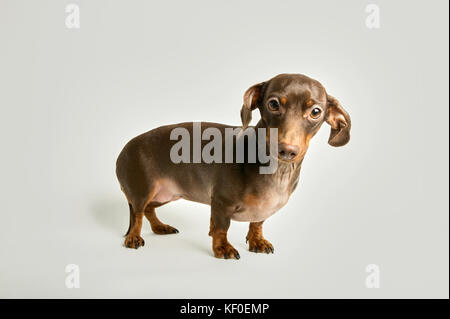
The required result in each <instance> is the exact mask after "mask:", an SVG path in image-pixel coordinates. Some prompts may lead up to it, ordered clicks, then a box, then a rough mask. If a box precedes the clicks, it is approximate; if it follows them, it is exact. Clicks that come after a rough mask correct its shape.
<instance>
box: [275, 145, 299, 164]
mask: <svg viewBox="0 0 450 319" xmlns="http://www.w3.org/2000/svg"><path fill="white" fill-rule="evenodd" d="M299 152H300V147H298V146H296V145H290V144H285V143H279V144H278V156H279V157H280V158H281V159H282V160H285V161H290V160H292V159H294V158H295V157H296V156H297V155H298V153H299Z"/></svg>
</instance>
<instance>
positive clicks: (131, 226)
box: [124, 203, 134, 237]
mask: <svg viewBox="0 0 450 319" xmlns="http://www.w3.org/2000/svg"><path fill="white" fill-rule="evenodd" d="M128 206H129V207H130V225H129V226H128V230H127V233H126V234H125V236H127V235H128V234H129V233H130V230H131V228H133V225H134V210H133V206H132V205H131V204H130V203H128ZM125 236H124V237H125Z"/></svg>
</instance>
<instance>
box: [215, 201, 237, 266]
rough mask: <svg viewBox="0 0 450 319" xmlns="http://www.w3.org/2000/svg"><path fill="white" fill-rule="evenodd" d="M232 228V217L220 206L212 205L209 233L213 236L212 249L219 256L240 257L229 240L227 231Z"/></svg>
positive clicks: (226, 257)
mask: <svg viewBox="0 0 450 319" xmlns="http://www.w3.org/2000/svg"><path fill="white" fill-rule="evenodd" d="M228 228H230V217H229V216H228V215H227V214H226V212H225V211H223V210H221V209H220V207H215V206H214V205H212V206H211V225H210V231H209V235H210V236H212V249H213V252H214V256H216V257H217V258H225V259H229V258H235V259H239V258H241V256H239V253H238V251H237V250H236V249H234V247H233V246H232V245H231V244H230V243H229V242H228V239H227V232H228Z"/></svg>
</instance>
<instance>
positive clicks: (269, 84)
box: [241, 74, 351, 162]
mask: <svg viewBox="0 0 450 319" xmlns="http://www.w3.org/2000/svg"><path fill="white" fill-rule="evenodd" d="M256 108H258V109H259V111H260V113H261V121H262V124H263V126H264V127H266V128H277V129H278V158H279V159H280V160H282V161H287V162H291V161H299V160H301V159H302V158H303V157H304V155H305V153H306V151H307V149H308V145H309V141H310V140H311V138H312V137H313V136H314V135H315V134H316V133H317V131H318V130H319V128H320V127H321V125H322V123H323V122H327V123H328V124H329V125H330V126H331V133H330V137H329V140H328V143H329V144H330V145H332V146H343V145H345V144H347V142H348V141H349V140H350V128H351V121H350V116H349V115H348V113H347V112H346V111H345V110H344V109H343V108H342V106H341V105H340V103H339V101H338V100H337V99H335V98H334V97H332V96H330V95H328V94H327V92H326V90H325V88H324V87H323V86H322V84H320V83H319V82H318V81H316V80H313V79H311V78H309V77H307V76H305V75H301V74H280V75H277V76H276V77H274V78H272V79H271V80H269V81H266V82H262V83H258V84H255V85H253V86H252V87H250V88H249V89H248V90H247V91H246V92H245V94H244V104H243V106H242V109H241V119H242V125H243V129H245V128H247V126H248V124H249V123H250V120H251V118H252V111H253V110H255V109H256Z"/></svg>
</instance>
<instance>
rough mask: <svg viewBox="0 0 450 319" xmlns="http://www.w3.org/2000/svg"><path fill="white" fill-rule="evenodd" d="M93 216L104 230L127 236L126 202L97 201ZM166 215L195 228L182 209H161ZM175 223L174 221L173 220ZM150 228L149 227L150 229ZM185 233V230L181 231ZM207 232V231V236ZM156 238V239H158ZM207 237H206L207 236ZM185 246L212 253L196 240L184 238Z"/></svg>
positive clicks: (102, 199)
mask: <svg viewBox="0 0 450 319" xmlns="http://www.w3.org/2000/svg"><path fill="white" fill-rule="evenodd" d="M91 210H92V216H93V218H94V220H95V222H96V223H97V224H98V225H99V226H100V227H102V228H103V229H105V230H107V231H110V232H112V233H114V234H116V235H118V236H125V233H126V231H127V229H128V225H129V207H128V204H127V202H126V201H125V200H123V199H122V198H114V197H113V196H111V197H104V198H100V199H97V200H96V201H95V202H94V203H93V205H92V209H91ZM160 210H162V211H163V212H162V213H164V211H165V210H167V211H173V213H174V214H173V215H176V216H177V217H176V219H177V223H176V226H177V227H178V226H181V227H183V226H185V227H189V226H194V225H191V223H189V222H188V220H187V219H186V218H184V217H183V216H184V214H182V212H180V208H179V207H176V206H171V207H169V208H167V207H164V208H160ZM172 221H173V222H175V221H174V220H172ZM148 228H149V227H148ZM180 230H181V231H183V229H180ZM206 233H207V231H205V234H206ZM145 236H156V237H158V236H160V235H155V234H153V233H152V232H151V231H149V233H148V234H145ZM156 237H155V238H156ZM205 237H206V235H205ZM183 245H185V246H190V247H191V248H194V249H196V250H198V251H202V252H203V253H204V254H208V255H210V254H211V252H210V250H209V249H208V247H209V245H204V244H203V243H202V242H198V241H196V240H194V239H191V238H189V237H184V238H183Z"/></svg>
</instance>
